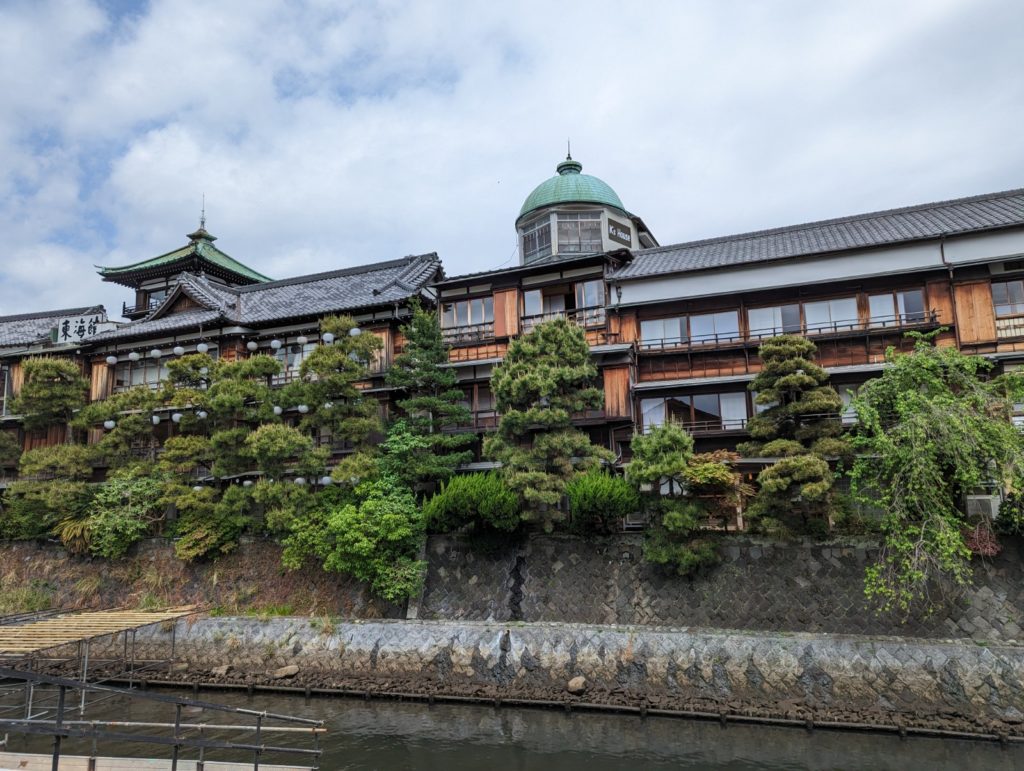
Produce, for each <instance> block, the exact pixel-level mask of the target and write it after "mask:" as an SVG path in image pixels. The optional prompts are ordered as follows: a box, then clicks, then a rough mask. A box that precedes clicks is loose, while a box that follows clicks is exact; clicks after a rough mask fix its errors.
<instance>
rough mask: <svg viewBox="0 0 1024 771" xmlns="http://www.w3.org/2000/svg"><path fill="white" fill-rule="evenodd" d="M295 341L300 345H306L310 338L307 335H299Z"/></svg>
mask: <svg viewBox="0 0 1024 771" xmlns="http://www.w3.org/2000/svg"><path fill="white" fill-rule="evenodd" d="M295 342H296V343H298V344H299V345H305V344H306V343H308V342H309V340H308V339H307V337H306V336H305V335H299V336H298V337H296V338H295Z"/></svg>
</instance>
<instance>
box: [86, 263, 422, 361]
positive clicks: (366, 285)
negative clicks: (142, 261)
mask: <svg viewBox="0 0 1024 771" xmlns="http://www.w3.org/2000/svg"><path fill="white" fill-rule="evenodd" d="M440 268H441V260H440V259H439V258H438V256H437V255H436V254H433V253H431V254H422V255H417V256H411V257H404V258H402V259H400V260H390V261H388V262H378V263H373V264H371V265H360V266H358V267H353V268H345V269H342V270H335V271H330V272H327V273H315V274H313V275H310V276H299V277H297V278H289V279H284V280H282V281H271V282H268V283H263V284H252V285H249V286H242V287H226V286H222V285H219V284H216V283H214V282H212V281H210V280H209V279H208V278H206V277H205V276H196V275H193V274H190V273H184V274H182V275H181V277H180V278H179V283H180V284H181V290H182V291H183V292H184V293H185V294H187V295H189V296H190V297H191V298H192V299H194V300H196V301H197V302H199V303H201V304H202V305H204V306H205V308H204V309H196V310H189V311H184V312H181V313H166V309H167V307H168V306H170V305H173V304H174V300H173V298H174V297H175V296H176V295H177V293H176V292H172V293H171V295H169V296H168V299H167V300H166V301H165V302H164V303H162V304H161V305H160V306H159V307H157V308H155V309H154V310H153V311H152V312H151V313H150V314H149V315H148V316H147V317H146V318H144V319H142V320H140V321H135V322H131V323H128V324H124V325H122V326H121V327H119V328H118V329H116V330H113V331H111V332H105V333H103V334H101V335H97V336H96V337H94V338H93V340H96V341H98V342H106V341H109V340H123V339H127V338H138V337H144V336H149V335H157V334H163V333H165V332H170V331H174V330H179V329H186V328H189V327H198V326H200V325H202V326H205V327H209V326H210V325H211V324H213V323H217V324H218V325H220V324H224V325H226V326H260V325H263V324H267V323H271V322H275V321H283V320H287V319H292V318H302V317H305V316H320V315H324V314H328V313H339V312H345V311H354V310H358V309H359V308H366V307H370V306H375V305H388V304H390V303H393V302H401V301H404V300H408V299H409V298H410V297H412V296H413V295H415V294H417V293H418V292H419V291H420V290H422V289H423V288H424V287H426V286H427V285H429V284H430V283H431V282H432V281H433V279H434V277H435V276H436V274H437V273H438V271H439V270H440ZM164 314H166V315H164Z"/></svg>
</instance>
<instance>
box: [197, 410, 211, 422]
mask: <svg viewBox="0 0 1024 771" xmlns="http://www.w3.org/2000/svg"><path fill="white" fill-rule="evenodd" d="M196 417H197V418H199V419H200V420H206V419H207V418H208V417H209V414H208V413H207V412H206V410H199V412H197V413H196Z"/></svg>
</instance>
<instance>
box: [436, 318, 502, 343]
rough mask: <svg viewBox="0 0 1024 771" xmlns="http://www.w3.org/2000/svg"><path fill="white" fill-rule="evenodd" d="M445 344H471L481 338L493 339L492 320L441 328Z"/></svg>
mask: <svg viewBox="0 0 1024 771" xmlns="http://www.w3.org/2000/svg"><path fill="white" fill-rule="evenodd" d="M441 334H442V336H443V337H444V342H445V344H446V345H472V344H474V343H478V342H480V341H482V340H493V339H494V322H493V321H486V322H484V323H482V324H468V325H466V326H461V327H451V328H449V329H443V330H441Z"/></svg>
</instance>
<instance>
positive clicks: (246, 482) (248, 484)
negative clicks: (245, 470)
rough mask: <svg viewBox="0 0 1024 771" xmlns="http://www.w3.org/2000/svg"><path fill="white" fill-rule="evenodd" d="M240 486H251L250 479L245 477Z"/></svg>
mask: <svg viewBox="0 0 1024 771" xmlns="http://www.w3.org/2000/svg"><path fill="white" fill-rule="evenodd" d="M242 487H252V480H251V479H246V480H245V481H244V482H242Z"/></svg>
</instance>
